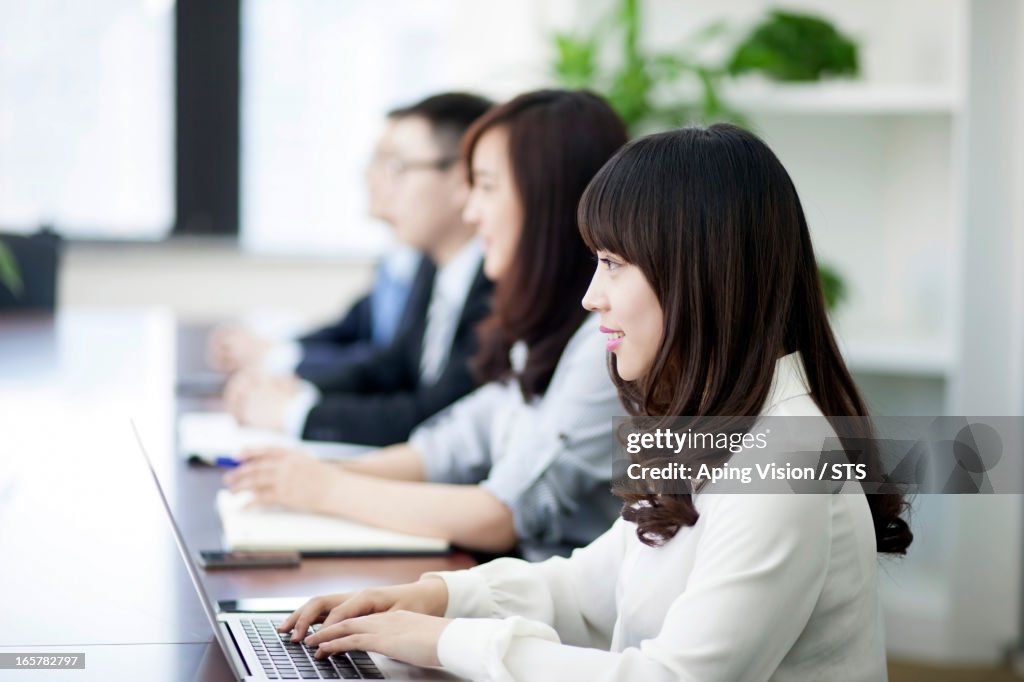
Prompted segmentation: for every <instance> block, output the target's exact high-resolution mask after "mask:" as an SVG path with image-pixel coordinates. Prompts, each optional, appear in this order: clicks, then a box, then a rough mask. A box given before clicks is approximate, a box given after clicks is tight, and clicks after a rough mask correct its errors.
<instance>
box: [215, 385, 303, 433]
mask: <svg viewBox="0 0 1024 682" xmlns="http://www.w3.org/2000/svg"><path fill="white" fill-rule="evenodd" d="M298 394H299V379H298V378H296V377H295V376H291V375H289V376H276V377H272V376H267V375H265V374H262V373H260V372H257V371H255V370H245V371H242V372H239V373H237V374H235V375H234V376H233V377H231V379H229V380H228V383H227V385H226V386H225V387H224V405H225V407H227V410H228V412H230V413H231V414H232V415H233V416H234V417H235V419H236V420H237V421H238V423H239V424H241V425H243V426H253V427H256V428H260V429H273V430H274V431H283V430H284V428H285V423H284V422H285V415H286V413H287V411H288V403H289V402H290V401H291V400H292V399H293V398H295V396H297V395H298Z"/></svg>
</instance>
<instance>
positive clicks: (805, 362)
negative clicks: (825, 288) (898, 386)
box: [282, 124, 912, 682]
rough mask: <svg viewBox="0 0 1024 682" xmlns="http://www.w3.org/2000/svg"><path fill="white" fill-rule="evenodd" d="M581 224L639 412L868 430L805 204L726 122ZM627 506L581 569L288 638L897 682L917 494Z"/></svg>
mask: <svg viewBox="0 0 1024 682" xmlns="http://www.w3.org/2000/svg"><path fill="white" fill-rule="evenodd" d="M579 216H580V223H581V230H582V233H583V236H584V239H585V241H586V242H587V243H588V245H589V246H590V247H591V248H592V249H593V250H594V251H595V253H596V254H597V256H598V260H599V264H598V267H597V271H596V273H595V274H594V276H593V279H592V281H591V284H590V288H589V290H588V292H587V294H586V296H585V297H584V299H583V302H584V306H585V307H586V308H587V309H588V310H591V311H594V312H596V313H598V314H599V315H600V317H601V321H602V326H603V331H604V332H605V333H606V334H607V335H608V345H609V347H610V348H611V349H612V352H613V354H614V359H613V361H612V363H611V368H612V371H613V373H614V374H615V381H616V383H617V385H618V386H619V391H620V394H621V396H622V398H623V401H624V403H625V405H626V406H627V408H628V409H629V411H630V412H631V413H632V414H634V415H639V416H645V417H656V418H660V417H663V416H665V415H673V414H674V415H683V416H686V417H723V418H730V419H739V420H741V421H743V420H748V421H749V418H759V417H760V418H776V417H812V418H813V417H817V418H819V419H821V420H823V421H825V423H826V424H827V423H828V421H827V420H830V419H835V418H847V417H858V416H863V415H865V414H866V411H865V408H864V403H863V401H862V399H861V398H860V396H859V395H858V392H857V389H856V386H855V385H854V382H853V380H852V379H851V378H850V374H849V372H848V370H847V368H846V367H845V365H844V363H843V360H842V357H841V356H840V354H839V352H838V350H837V348H836V343H835V340H834V338H833V335H832V332H831V330H830V328H829V323H828V319H827V317H826V314H825V305H824V300H823V297H822V292H821V288H820V284H819V282H818V276H817V267H816V264H815V258H814V252H813V249H812V248H811V241H810V236H809V232H808V229H807V224H806V221H805V219H804V215H803V210H802V208H801V206H800V201H799V199H798V197H797V194H796V190H795V189H794V186H793V183H792V182H791V180H790V178H789V176H788V174H787V173H786V171H785V169H784V168H783V167H782V165H781V164H780V163H779V161H778V159H777V158H776V157H775V155H774V154H773V153H772V152H771V151H770V150H769V149H768V147H767V146H766V145H765V144H764V143H763V142H762V141H761V140H759V139H758V138H757V137H756V136H754V135H752V134H750V133H748V132H746V131H743V130H741V129H740V128H737V127H735V126H731V125H722V124H720V125H714V126H711V127H710V128H706V129H703V128H687V129H682V130H677V131H673V132H667V133H662V134H659V135H653V136H650V137H647V138H642V139H640V140H637V141H635V142H634V143H632V144H630V145H629V146H627V147H626V148H625V149H624V150H623V151H621V152H620V153H619V154H617V155H616V156H615V157H614V158H613V159H612V160H611V161H610V162H609V163H608V165H606V166H605V167H604V168H603V169H602V170H601V171H600V172H599V173H598V175H597V176H596V177H595V179H594V180H593V182H592V183H591V185H590V186H589V188H588V189H587V191H586V193H585V194H584V196H583V199H582V202H581V206H580V211H579ZM819 435H820V434H817V433H816V434H813V435H806V436H803V438H804V439H805V440H806V441H807V442H806V443H800V442H798V443H796V445H798V446H799V445H807V446H808V447H809V448H818V447H819V446H820V440H819V439H818V436H819ZM847 454H848V456H849V457H850V458H851V460H853V461H859V462H861V463H864V464H867V465H870V466H874V465H876V464H877V462H874V461H868V460H871V459H873V458H874V457H875V455H874V454H873V453H871V452H870V451H869V450H868V451H863V452H859V453H858V452H853V451H848V452H847ZM621 494H622V497H623V507H622V518H620V519H619V520H618V521H616V523H615V525H614V526H613V527H612V528H611V529H610V530H609V531H608V532H607V533H605V534H604V535H602V536H601V537H600V538H598V539H597V540H595V541H594V542H593V543H591V544H590V545H589V546H587V547H585V548H582V549H579V550H577V551H576V552H574V553H573V555H572V556H571V557H570V558H567V559H566V558H561V557H556V558H552V559H549V560H548V561H545V562H542V563H537V564H529V563H526V562H524V561H521V560H516V559H499V560H497V561H493V562H491V563H489V564H485V565H483V566H479V567H477V568H473V569H470V570H468V571H457V572H451V573H440V574H428V575H426V576H424V577H423V579H421V580H420V581H419V582H416V583H412V584H409V585H403V586H398V587H391V588H382V589H378V590H368V591H364V592H359V593H355V594H344V595H331V596H327V597H320V598H316V599H313V600H311V601H310V602H308V603H307V605H306V606H305V607H303V608H302V609H300V610H299V611H296V612H295V613H294V614H292V616H291V617H290V618H288V619H287V620H286V621H285V622H284V623H283V624H282V630H283V631H287V630H289V629H293V628H294V629H293V632H294V633H303V634H305V633H306V632H307V627H308V626H309V625H310V624H311V623H313V622H316V621H321V620H322V621H323V626H322V627H321V628H320V629H319V631H318V632H316V633H315V634H312V635H310V636H309V637H308V638H307V639H306V642H307V644H309V645H311V646H314V647H317V646H318V647H319V648H320V653H319V655H321V656H322V655H325V654H328V653H331V652H335V651H341V650H348V649H370V650H373V651H379V652H382V653H385V654H387V655H390V656H393V657H395V658H398V659H401V660H405V661H409V662H413V663H418V664H422V665H438V664H440V665H444V666H445V667H447V668H449V669H451V670H452V671H454V672H456V673H458V674H460V675H464V676H466V677H470V678H472V679H475V680H484V679H487V680H510V679H516V680H566V679H574V680H576V679H593V680H597V679H600V680H647V681H653V680H700V681H701V682H710V681H713V680H723V681H724V680H729V681H739V680H808V681H809V680H823V679H827V680H833V679H834V680H844V682H852V681H859V680H863V681H864V682H867V681H869V680H870V681H876V680H883V679H886V676H887V674H886V665H885V650H884V641H883V633H882V623H881V610H880V604H879V597H878V575H877V571H878V553H887V554H903V553H905V552H906V550H907V547H908V545H909V544H910V542H911V539H912V536H911V533H910V530H909V528H908V526H907V524H906V522H905V521H904V520H903V519H902V518H900V514H901V512H902V511H903V499H902V497H901V496H900V495H898V494H895V493H889V494H871V495H867V494H865V493H864V492H863V491H862V490H856V491H854V492H853V493H851V494H820V493H819V494H796V493H791V494H769V495H761V494H746V493H739V494H725V493H723V492H716V487H715V484H711V485H707V486H703V487H700V486H697V487H695V489H691V490H690V491H689V492H688V493H687V494H670V493H664V492H663V493H659V494H656V493H653V492H650V491H646V492H645V491H643V490H634V491H633V492H622V493H621Z"/></svg>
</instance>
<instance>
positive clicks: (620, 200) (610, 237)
mask: <svg viewBox="0 0 1024 682" xmlns="http://www.w3.org/2000/svg"><path fill="white" fill-rule="evenodd" d="M643 143H644V140H643V139H639V140H635V141H633V142H631V143H630V144H628V145H626V146H625V147H624V148H623V149H622V150H621V151H620V152H619V153H617V154H616V155H615V156H613V157H612V158H611V159H610V160H609V161H608V163H606V164H605V165H604V166H603V167H602V168H601V170H600V171H598V173H597V175H595V176H594V179H593V180H591V182H590V184H589V185H587V188H586V190H584V192H583V196H582V198H581V199H580V204H579V208H578V210H577V214H576V218H577V223H578V224H579V229H580V236H581V237H582V238H583V243H584V244H586V245H587V248H588V249H590V250H591V251H593V252H595V253H596V252H597V251H607V252H609V253H613V254H615V255H617V256H619V257H621V258H623V259H624V260H626V261H628V262H630V263H634V264H639V263H641V262H645V261H648V260H649V257H650V254H649V253H645V252H644V251H643V249H642V243H643V242H644V241H647V240H646V239H644V237H645V236H647V230H644V229H643V227H644V225H643V224H641V220H644V221H645V222H647V223H648V225H647V228H648V230H650V228H651V227H653V226H651V225H649V223H650V221H651V218H652V217H653V216H657V215H659V212H660V211H659V206H658V203H657V198H656V197H657V191H652V190H653V189H654V188H652V187H651V186H650V184H649V177H648V178H643V177H642V169H641V167H640V164H639V163H638V162H637V158H636V157H637V152H642V148H643V146H644V145H643ZM638 147H639V148H640V149H637V148H638ZM641 216H646V217H645V218H641ZM650 231H652V232H653V230H650Z"/></svg>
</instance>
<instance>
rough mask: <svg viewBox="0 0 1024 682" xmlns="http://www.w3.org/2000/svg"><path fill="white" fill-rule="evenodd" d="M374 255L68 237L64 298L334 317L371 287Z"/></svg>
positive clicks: (205, 311) (184, 312) (233, 313)
mask: <svg viewBox="0 0 1024 682" xmlns="http://www.w3.org/2000/svg"><path fill="white" fill-rule="evenodd" d="M372 274H373V266H372V263H371V262H369V261H365V260H364V261H345V260H342V259H337V258H334V259H322V258H321V259H317V258H313V257H282V256H257V255H252V254H246V253H243V252H242V251H240V250H239V249H238V248H237V247H235V246H233V245H230V244H227V243H220V244H217V243H210V242H188V241H185V242H169V243H166V244H154V245H134V244H133V245H124V246H116V245H112V246H96V245H71V247H70V248H68V250H67V251H66V253H65V254H64V263H63V267H62V271H61V281H60V290H59V296H60V304H61V305H62V306H147V305H161V306H167V307H169V308H170V309H171V310H172V311H174V312H175V313H176V314H178V316H179V318H180V319H182V320H185V321H214V320H221V319H225V318H234V317H239V316H244V315H246V314H248V313H251V312H252V311H254V310H261V311H270V312H279V313H281V314H282V316H286V317H290V318H295V319H297V320H299V321H308V322H313V321H318V320H328V319H331V318H333V317H337V316H338V314H339V312H340V311H342V310H343V309H344V308H345V307H347V305H348V304H349V303H350V302H351V301H352V300H353V299H355V298H356V297H358V296H359V295H361V294H362V293H363V292H364V291H366V290H367V288H368V287H369V283H370V281H371V278H372Z"/></svg>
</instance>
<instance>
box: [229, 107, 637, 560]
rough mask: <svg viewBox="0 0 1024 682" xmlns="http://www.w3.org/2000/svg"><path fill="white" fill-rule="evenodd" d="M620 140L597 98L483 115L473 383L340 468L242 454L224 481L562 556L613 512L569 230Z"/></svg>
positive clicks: (473, 208)
mask: <svg viewBox="0 0 1024 682" xmlns="http://www.w3.org/2000/svg"><path fill="white" fill-rule="evenodd" d="M625 142H626V131H625V127H624V126H623V124H622V121H621V120H620V119H619V117H618V116H617V115H616V114H615V112H614V111H613V110H612V108H611V107H610V106H609V105H608V103H607V102H605V101H604V100H603V99H601V98H600V97H597V96H596V95H593V94H590V93H585V92H568V91H564V90H546V91H538V92H533V93H527V94H524V95H521V96H519V97H517V98H515V99H513V100H511V101H510V102H507V103H505V104H503V105H501V106H498V107H495V108H494V109H491V110H490V111H489V112H488V113H486V114H484V116H483V117H481V118H480V119H478V120H477V121H476V123H475V124H474V125H473V126H472V127H471V128H470V129H469V130H468V131H467V132H466V136H465V138H464V139H463V141H462V156H463V158H464V159H465V160H466V162H467V170H468V173H469V181H470V187H471V189H470V196H469V200H468V203H467V205H466V208H465V212H464V219H465V220H466V222H467V223H470V224H472V225H475V226H476V228H477V231H478V233H479V235H480V237H481V240H482V242H483V251H484V265H483V270H484V274H485V275H486V276H487V277H488V278H489V279H491V280H493V281H495V282H496V285H495V294H494V306H493V313H492V315H491V316H490V317H489V318H487V319H485V320H484V322H483V323H482V324H481V327H480V328H479V330H478V334H479V342H480V343H479V352H478V354H477V356H476V357H475V358H474V363H475V365H476V366H475V369H476V374H477V376H478V378H479V379H480V380H481V383H484V384H485V385H483V386H482V387H481V388H479V389H478V390H476V391H475V392H473V393H471V394H470V395H468V396H466V397H465V398H463V399H462V400H460V401H458V402H456V403H455V404H453V405H452V406H451V407H450V408H449V409H447V410H446V411H444V412H442V413H440V414H438V415H437V416H435V417H434V418H433V419H431V420H429V421H428V422H427V423H425V424H424V425H421V426H420V427H419V428H417V429H416V430H415V431H414V432H413V434H412V436H411V437H410V440H409V442H408V443H404V444H400V445H396V446H392V447H389V448H385V449H383V450H380V451H378V452H376V453H373V454H371V455H369V456H367V457H363V458H360V459H359V460H357V461H354V462H352V463H349V464H346V465H344V466H337V465H335V464H332V463H327V462H323V461H319V460H316V459H314V458H312V457H309V456H307V455H305V454H303V453H302V452H299V451H295V450H287V449H274V448H272V449H265V450H259V451H250V452H248V453H243V458H244V459H245V460H246V462H245V464H243V466H241V467H239V468H238V469H236V470H234V471H232V472H230V473H229V474H227V476H226V477H225V479H226V482H227V483H228V484H229V485H230V486H231V488H232V489H234V490H251V491H252V492H253V493H254V494H255V501H256V502H257V503H259V504H268V505H278V506H285V507H291V508H295V509H302V510H308V511H314V512H319V513H323V514H331V515H337V516H342V517H346V518H350V519H354V520H356V521H361V522H363V523H368V524H372V525H376V526H381V527H384V528H388V529H392V530H397V531H402V532H407V533H414V534H420V535H427V536H433V537H441V538H446V539H448V540H450V541H451V542H452V543H454V544H456V545H459V546H461V547H464V548H468V549H473V550H479V551H483V552H488V553H509V552H512V551H513V550H518V551H519V552H520V553H521V554H522V555H523V556H525V557H527V558H531V559H536V558H547V557H548V556H551V555H552V554H568V553H569V551H571V550H572V549H573V548H575V547H579V546H581V545H585V544H587V543H588V542H590V541H591V540H593V539H594V538H596V537H597V536H598V535H600V534H601V533H603V532H604V531H605V530H607V529H608V527H609V526H610V525H611V524H612V522H613V521H614V520H615V518H616V517H617V516H618V509H619V504H618V502H617V501H616V499H615V497H614V496H612V495H611V494H610V493H609V492H608V488H609V481H610V478H611V471H612V467H611V455H612V453H611V448H610V447H609V443H610V442H611V431H612V417H614V416H615V415H620V414H622V412H623V408H622V405H621V403H620V402H619V399H618V395H617V393H616V390H615V386H614V385H613V384H612V382H611V379H610V378H609V376H608V374H607V372H605V371H603V366H604V364H605V362H606V358H607V351H606V349H605V344H604V342H603V340H602V339H601V338H600V335H599V334H598V320H597V316H596V315H588V313H587V312H586V311H585V310H583V309H581V308H580V307H579V305H578V301H579V297H581V296H582V295H583V293H584V292H585V291H586V288H587V283H588V282H589V280H590V273H591V268H592V254H591V253H590V251H589V249H588V248H587V247H586V245H585V244H584V243H583V240H582V239H581V236H580V233H579V230H578V229H577V226H576V207H577V205H578V204H579V199H580V196H581V195H582V194H583V190H584V189H585V188H586V186H587V183H588V182H589V181H590V180H591V179H592V178H593V177H594V174H595V173H597V171H598V170H599V169H600V168H601V166H602V165H604V163H605V162H606V161H607V160H608V159H609V158H611V156H612V154H614V153H615V152H616V151H617V150H618V149H619V148H620V147H621V146H622V145H623V144H625Z"/></svg>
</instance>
